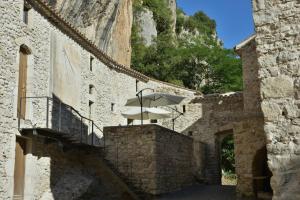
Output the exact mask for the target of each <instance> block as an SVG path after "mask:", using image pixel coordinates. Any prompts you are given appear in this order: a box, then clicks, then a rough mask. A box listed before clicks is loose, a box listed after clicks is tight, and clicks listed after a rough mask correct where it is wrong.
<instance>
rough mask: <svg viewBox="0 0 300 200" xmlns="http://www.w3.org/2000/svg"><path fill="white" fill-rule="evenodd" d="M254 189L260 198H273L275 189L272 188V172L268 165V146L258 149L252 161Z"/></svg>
mask: <svg viewBox="0 0 300 200" xmlns="http://www.w3.org/2000/svg"><path fill="white" fill-rule="evenodd" d="M252 174H253V191H254V194H255V196H256V197H257V198H258V199H271V198H272V195H273V191H272V188H271V184H270V181H271V177H272V172H271V171H270V169H269V167H268V158H267V148H266V147H263V148H261V149H260V150H258V151H257V152H256V154H255V156H254V159H253V163H252Z"/></svg>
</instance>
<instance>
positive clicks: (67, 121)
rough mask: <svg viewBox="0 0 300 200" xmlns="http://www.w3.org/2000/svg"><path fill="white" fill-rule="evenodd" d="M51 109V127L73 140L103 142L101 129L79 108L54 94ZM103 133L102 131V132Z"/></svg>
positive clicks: (95, 143)
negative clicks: (80, 111)
mask: <svg viewBox="0 0 300 200" xmlns="http://www.w3.org/2000/svg"><path fill="white" fill-rule="evenodd" d="M50 110H51V129H53V130H54V131H56V132H59V133H62V134H64V135H65V136H68V137H70V138H72V139H73V140H75V141H77V142H81V143H85V144H89V145H100V144H102V142H103V141H102V139H103V138H102V136H101V135H100V133H99V131H101V130H100V129H99V128H98V127H97V126H96V125H95V124H94V123H93V121H92V120H91V119H89V118H87V117H85V116H83V115H82V114H81V113H79V111H78V110H76V109H75V108H73V107H72V106H69V105H67V104H65V103H63V102H62V101H61V100H60V99H59V98H58V97H57V96H55V95H54V94H53V102H52V109H50ZM101 133H102V132H101Z"/></svg>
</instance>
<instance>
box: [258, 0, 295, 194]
mask: <svg viewBox="0 0 300 200" xmlns="http://www.w3.org/2000/svg"><path fill="white" fill-rule="evenodd" d="M253 10H254V22H255V26H256V43H257V54H258V63H259V67H260V68H259V77H260V79H261V82H260V94H261V97H262V103H261V108H262V111H263V114H264V120H265V125H264V131H265V134H266V138H267V149H268V159H269V162H268V164H269V167H270V169H271V171H272V173H273V177H272V180H271V184H272V188H273V190H274V197H273V199H299V198H300V191H299V185H300V182H299V181H300V155H299V151H300V145H299V141H300V123H299V116H300V112H299V111H300V110H299V103H300V102H299V80H300V79H299V75H300V73H299V69H300V66H299V63H300V60H299V58H300V38H299V30H300V27H299V21H300V2H299V0H289V1H275V0H255V1H253Z"/></svg>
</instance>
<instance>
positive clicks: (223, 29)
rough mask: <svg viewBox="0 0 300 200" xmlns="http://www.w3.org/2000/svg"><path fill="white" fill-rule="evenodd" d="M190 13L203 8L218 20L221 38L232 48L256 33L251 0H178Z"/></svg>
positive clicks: (178, 3) (181, 6) (186, 11)
mask: <svg viewBox="0 0 300 200" xmlns="http://www.w3.org/2000/svg"><path fill="white" fill-rule="evenodd" d="M177 5H178V7H180V8H182V9H183V10H184V12H185V13H186V14H188V15H193V14H194V13H195V12H197V11H199V10H202V11H204V12H205V13H206V14H207V15H208V16H209V17H210V18H212V19H214V20H216V22H217V32H218V36H219V38H220V39H221V40H222V41H223V42H224V46H225V47H226V48H232V47H234V46H235V45H237V44H238V43H240V42H241V41H243V40H244V39H246V38H247V37H248V36H250V35H252V34H253V33H254V25H253V18H252V6H251V0H177Z"/></svg>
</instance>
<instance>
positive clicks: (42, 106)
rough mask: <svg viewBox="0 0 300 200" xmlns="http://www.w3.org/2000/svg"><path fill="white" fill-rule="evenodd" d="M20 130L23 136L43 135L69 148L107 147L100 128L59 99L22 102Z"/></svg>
mask: <svg viewBox="0 0 300 200" xmlns="http://www.w3.org/2000/svg"><path fill="white" fill-rule="evenodd" d="M24 106H25V107H24ZM22 107H23V108H22ZM18 129H19V131H20V132H21V133H22V134H33V135H43V136H45V137H49V138H53V139H57V140H59V141H61V142H63V143H66V144H72V145H80V146H95V147H104V144H105V142H104V138H103V132H102V130H101V128H100V127H99V126H97V125H96V124H95V122H94V121H93V120H92V119H89V118H87V117H85V116H83V115H82V114H81V113H80V112H79V111H78V110H76V109H75V108H73V107H72V106H70V105H67V104H65V103H63V102H62V101H60V100H59V99H58V98H57V97H53V98H51V97H23V98H20V101H19V109H18Z"/></svg>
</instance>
